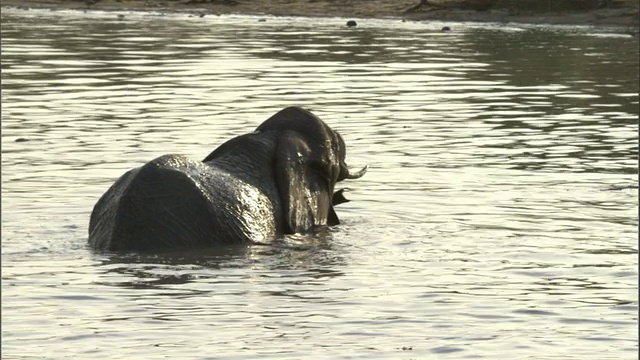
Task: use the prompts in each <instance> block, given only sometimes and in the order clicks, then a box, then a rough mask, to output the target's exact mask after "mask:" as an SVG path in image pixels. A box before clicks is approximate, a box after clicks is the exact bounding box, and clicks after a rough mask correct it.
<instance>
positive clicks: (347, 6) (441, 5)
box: [2, 0, 640, 33]
mask: <svg viewBox="0 0 640 360" xmlns="http://www.w3.org/2000/svg"><path fill="white" fill-rule="evenodd" d="M420 4H421V5H420ZM549 4H551V2H549ZM2 6H3V7H19V8H22V9H31V8H40V9H43V8H44V9H54V10H63V9H75V10H106V11H160V12H185V13H194V14H198V15H199V16H206V15H221V14H243V15H274V16H309V17H345V18H349V17H354V18H401V19H406V20H414V21H422V20H444V21H475V22H501V23H505V22H516V23H530V24H568V25H594V26H598V25H604V26H620V27H626V28H629V29H635V30H631V31H632V32H633V33H637V29H638V23H639V20H638V17H639V11H638V10H639V7H640V6H639V4H638V1H636V0H618V1H615V5H610V6H604V7H599V8H592V9H578V8H575V9H574V8H566V7H565V8H553V7H552V6H551V5H549V7H548V8H546V9H545V8H530V7H526V6H515V7H514V6H511V7H509V6H506V5H503V6H494V7H492V8H489V9H473V8H471V7H469V6H464V5H463V4H461V3H460V1H455V0H435V1H423V2H422V3H421V2H420V1H418V0H394V1H389V0H344V1H336V0H2Z"/></svg>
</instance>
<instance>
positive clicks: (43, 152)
mask: <svg viewBox="0 0 640 360" xmlns="http://www.w3.org/2000/svg"><path fill="white" fill-rule="evenodd" d="M265 19H266V21H264V22H263V21H259V20H260V19H259V18H256V17H242V16H221V17H205V18H198V17H189V16H188V15H165V14H159V13H152V14H149V13H146V14H145V13H126V16H125V18H124V19H117V17H116V14H114V13H89V14H83V13H78V12H48V11H28V12H27V11H17V10H6V9H3V12H2V339H3V341H2V353H3V358H6V359H25V358H68V357H76V358H82V359H90V358H102V359H104V358H108V359H131V358H159V357H167V358H224V359H253V358H264V357H270V358H280V359H299V358H315V359H322V358H326V359H336V358H388V359H431V358H434V359H440V358H447V359H449V358H451V359H457V358H487V359H496V358H509V359H525V358H535V359H581V360H582V359H622V358H625V359H629V358H637V351H638V345H637V341H638V337H637V331H636V330H637V321H638V318H637V314H638V296H637V286H638V281H637V280H638V272H637V264H638V261H637V260H638V246H637V240H636V237H637V233H638V231H637V226H638V217H637V211H638V191H637V186H638V179H637V159H638V50H637V49H638V39H637V37H636V38H633V37H631V36H627V35H624V34H619V33H617V32H616V31H615V30H607V29H592V28H587V27H584V28H568V27H567V28H562V27H554V28H549V27H544V26H521V25H487V24H484V25H482V24H455V23H454V24H446V25H448V26H451V27H452V29H453V31H451V32H446V33H443V32H440V28H441V27H442V26H443V25H444V24H443V23H437V22H431V23H411V22H407V23H402V22H400V21H396V20H375V21H374V20H359V26H358V27H357V28H347V27H345V26H344V22H345V21H344V19H322V20H321V19H299V18H279V19H276V18H265ZM288 105H302V106H305V107H307V108H309V109H311V110H312V111H314V113H316V114H317V115H318V116H320V117H321V118H322V119H324V120H325V121H326V122H327V123H329V124H330V125H331V126H332V127H333V128H335V129H337V130H339V131H340V132H341V134H342V135H343V137H344V138H345V141H346V143H347V146H348V153H347V160H348V161H349V162H350V164H351V165H352V166H354V167H358V166H361V165H364V164H369V165H370V170H369V172H368V173H367V175H366V176H365V177H364V178H362V179H360V180H357V181H353V182H350V183H348V184H347V185H346V186H347V187H348V188H349V189H350V193H349V198H350V199H351V200H352V202H350V203H347V204H342V205H340V206H339V207H338V208H337V212H338V215H339V216H340V218H341V219H342V221H343V224H342V225H340V226H337V227H335V228H331V229H328V230H326V231H324V232H321V233H319V234H316V235H314V236H292V237H289V238H287V239H286V240H285V241H284V243H283V244H282V245H281V246H277V247H259V246H256V247H251V248H245V249H229V248H220V249H210V250H207V251H197V252H193V253H189V252H183V253H173V254H164V255H161V256H160V255H158V256H151V255H149V256H137V255H133V254H128V255H127V254H125V255H122V254H121V255H117V254H101V253H94V252H92V251H91V250H90V249H88V247H87V246H86V238H87V230H86V228H87V224H88V219H89V214H90V212H91V209H92V206H93V205H94V203H95V202H96V201H97V199H98V197H99V196H100V195H101V194H102V192H104V191H105V190H106V188H107V187H108V186H109V185H110V184H111V183H112V182H113V181H114V180H115V179H116V178H117V177H118V176H120V175H121V174H122V173H124V171H126V170H127V169H129V168H131V167H134V166H138V165H140V164H142V163H144V162H145V161H148V160H150V159H152V158H154V157H157V156H159V155H162V154H165V153H180V154H185V155H188V156H192V157H194V158H203V157H204V156H206V155H207V154H208V153H209V152H210V151H211V150H212V149H213V148H215V147H216V146H217V145H218V144H220V143H221V142H223V141H224V140H226V139H228V138H230V137H232V136H235V135H238V134H242V133H245V132H249V131H252V130H253V129H254V128H255V127H256V126H257V125H259V124H260V122H262V121H263V120H264V119H266V118H267V117H269V116H270V115H272V114H273V113H275V112H276V111H278V110H279V109H281V108H283V107H285V106H288Z"/></svg>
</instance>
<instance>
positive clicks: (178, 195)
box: [89, 107, 367, 251]
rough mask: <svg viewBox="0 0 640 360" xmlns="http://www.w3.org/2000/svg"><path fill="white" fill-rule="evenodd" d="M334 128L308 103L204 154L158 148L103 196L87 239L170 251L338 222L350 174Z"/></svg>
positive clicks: (110, 246)
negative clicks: (196, 157) (343, 185)
mask: <svg viewBox="0 0 640 360" xmlns="http://www.w3.org/2000/svg"><path fill="white" fill-rule="evenodd" d="M345 154H346V149H345V143H344V140H343V139H342V137H341V136H340V134H338V133H337V132H335V131H333V130H332V129H331V128H330V127H329V126H328V125H327V124H325V123H324V122H323V121H322V120H320V119H319V118H317V117H316V116H315V115H313V114H312V113H310V112H309V111H307V110H304V109H302V108H299V107H288V108H285V109H283V110H281V111H279V112H278V113H276V114H275V115H273V116H272V117H270V118H269V119H267V120H266V121H265V122H263V123H262V124H261V125H260V126H258V128H257V129H256V130H255V131H254V132H252V133H248V134H244V135H240V136H238V137H235V138H233V139H231V140H229V141H227V142H225V143H223V144H222V145H220V146H219V147H218V148H217V149H215V150H214V151H213V152H212V153H211V154H209V155H208V156H207V157H206V158H205V159H204V160H202V161H195V160H191V159H189V158H187V157H185V156H182V155H173V154H172V155H163V156H160V157H158V158H156V159H154V160H151V161H150V162H148V163H146V164H144V165H143V166H141V167H138V168H135V169H132V170H129V171H128V172H126V173H125V174H124V175H122V176H121V177H120V178H119V179H118V180H116V182H115V183H114V184H113V185H112V186H111V187H110V188H109V189H108V190H107V191H106V193H104V194H103V195H102V197H101V198H100V199H99V200H98V202H97V203H96V205H95V206H94V208H93V212H92V213H91V219H90V221H89V244H90V245H91V247H93V248H95V249H103V250H114V251H119V250H127V251H145V250H169V249H178V248H195V247H204V246H210V245H215V244H223V243H246V244H250V243H263V242H268V241H269V240H272V239H275V238H277V237H281V236H283V235H284V234H293V233H305V232H308V231H309V230H311V229H312V228H314V227H316V226H322V225H329V226H332V225H337V224H339V220H338V216H337V215H336V213H335V211H334V209H333V206H334V205H338V204H340V203H343V202H346V201H348V200H347V199H345V198H344V196H343V193H342V190H339V191H337V192H335V193H334V186H335V184H336V183H337V182H340V181H342V180H345V179H357V178H359V177H361V176H362V175H364V173H365V172H366V169H367V167H366V166H365V167H364V168H363V169H362V170H360V171H358V172H356V173H353V174H350V172H349V169H348V168H347V166H346V164H345Z"/></svg>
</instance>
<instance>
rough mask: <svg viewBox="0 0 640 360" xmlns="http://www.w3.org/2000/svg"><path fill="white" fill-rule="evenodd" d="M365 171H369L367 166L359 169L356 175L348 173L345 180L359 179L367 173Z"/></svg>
mask: <svg viewBox="0 0 640 360" xmlns="http://www.w3.org/2000/svg"><path fill="white" fill-rule="evenodd" d="M367 169H369V165H365V166H364V167H363V168H362V169H360V171H358V172H356V173H353V174H352V173H351V172H349V175H347V179H351V180H353V179H359V178H361V177H362V176H363V175H364V174H365V173H366V172H367Z"/></svg>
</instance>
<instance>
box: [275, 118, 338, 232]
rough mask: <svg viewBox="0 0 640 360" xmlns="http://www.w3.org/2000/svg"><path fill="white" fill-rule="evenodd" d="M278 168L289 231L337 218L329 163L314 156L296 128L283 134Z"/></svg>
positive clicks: (278, 181)
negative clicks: (332, 199) (329, 174)
mask: <svg viewBox="0 0 640 360" xmlns="http://www.w3.org/2000/svg"><path fill="white" fill-rule="evenodd" d="M275 169H276V184H277V187H278V191H279V193H280V199H281V202H282V209H283V214H284V222H285V224H286V226H285V227H286V230H287V233H290V234H293V233H304V232H306V231H307V230H309V228H311V227H313V226H315V225H325V224H327V223H329V222H330V223H335V222H336V221H337V216H335V212H333V208H332V206H331V193H332V189H331V188H330V187H329V180H328V178H327V176H328V174H327V169H326V166H325V165H323V162H322V161H321V160H320V159H315V158H314V157H313V151H312V150H311V149H310V148H309V146H308V145H307V143H306V142H305V141H304V140H303V138H302V137H301V136H300V135H299V134H298V133H297V132H293V131H285V132H283V133H282V134H281V135H280V137H279V139H278V147H277V149H276V161H275ZM332 213H333V216H332V215H331V214H332ZM331 225H333V224H331Z"/></svg>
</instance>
